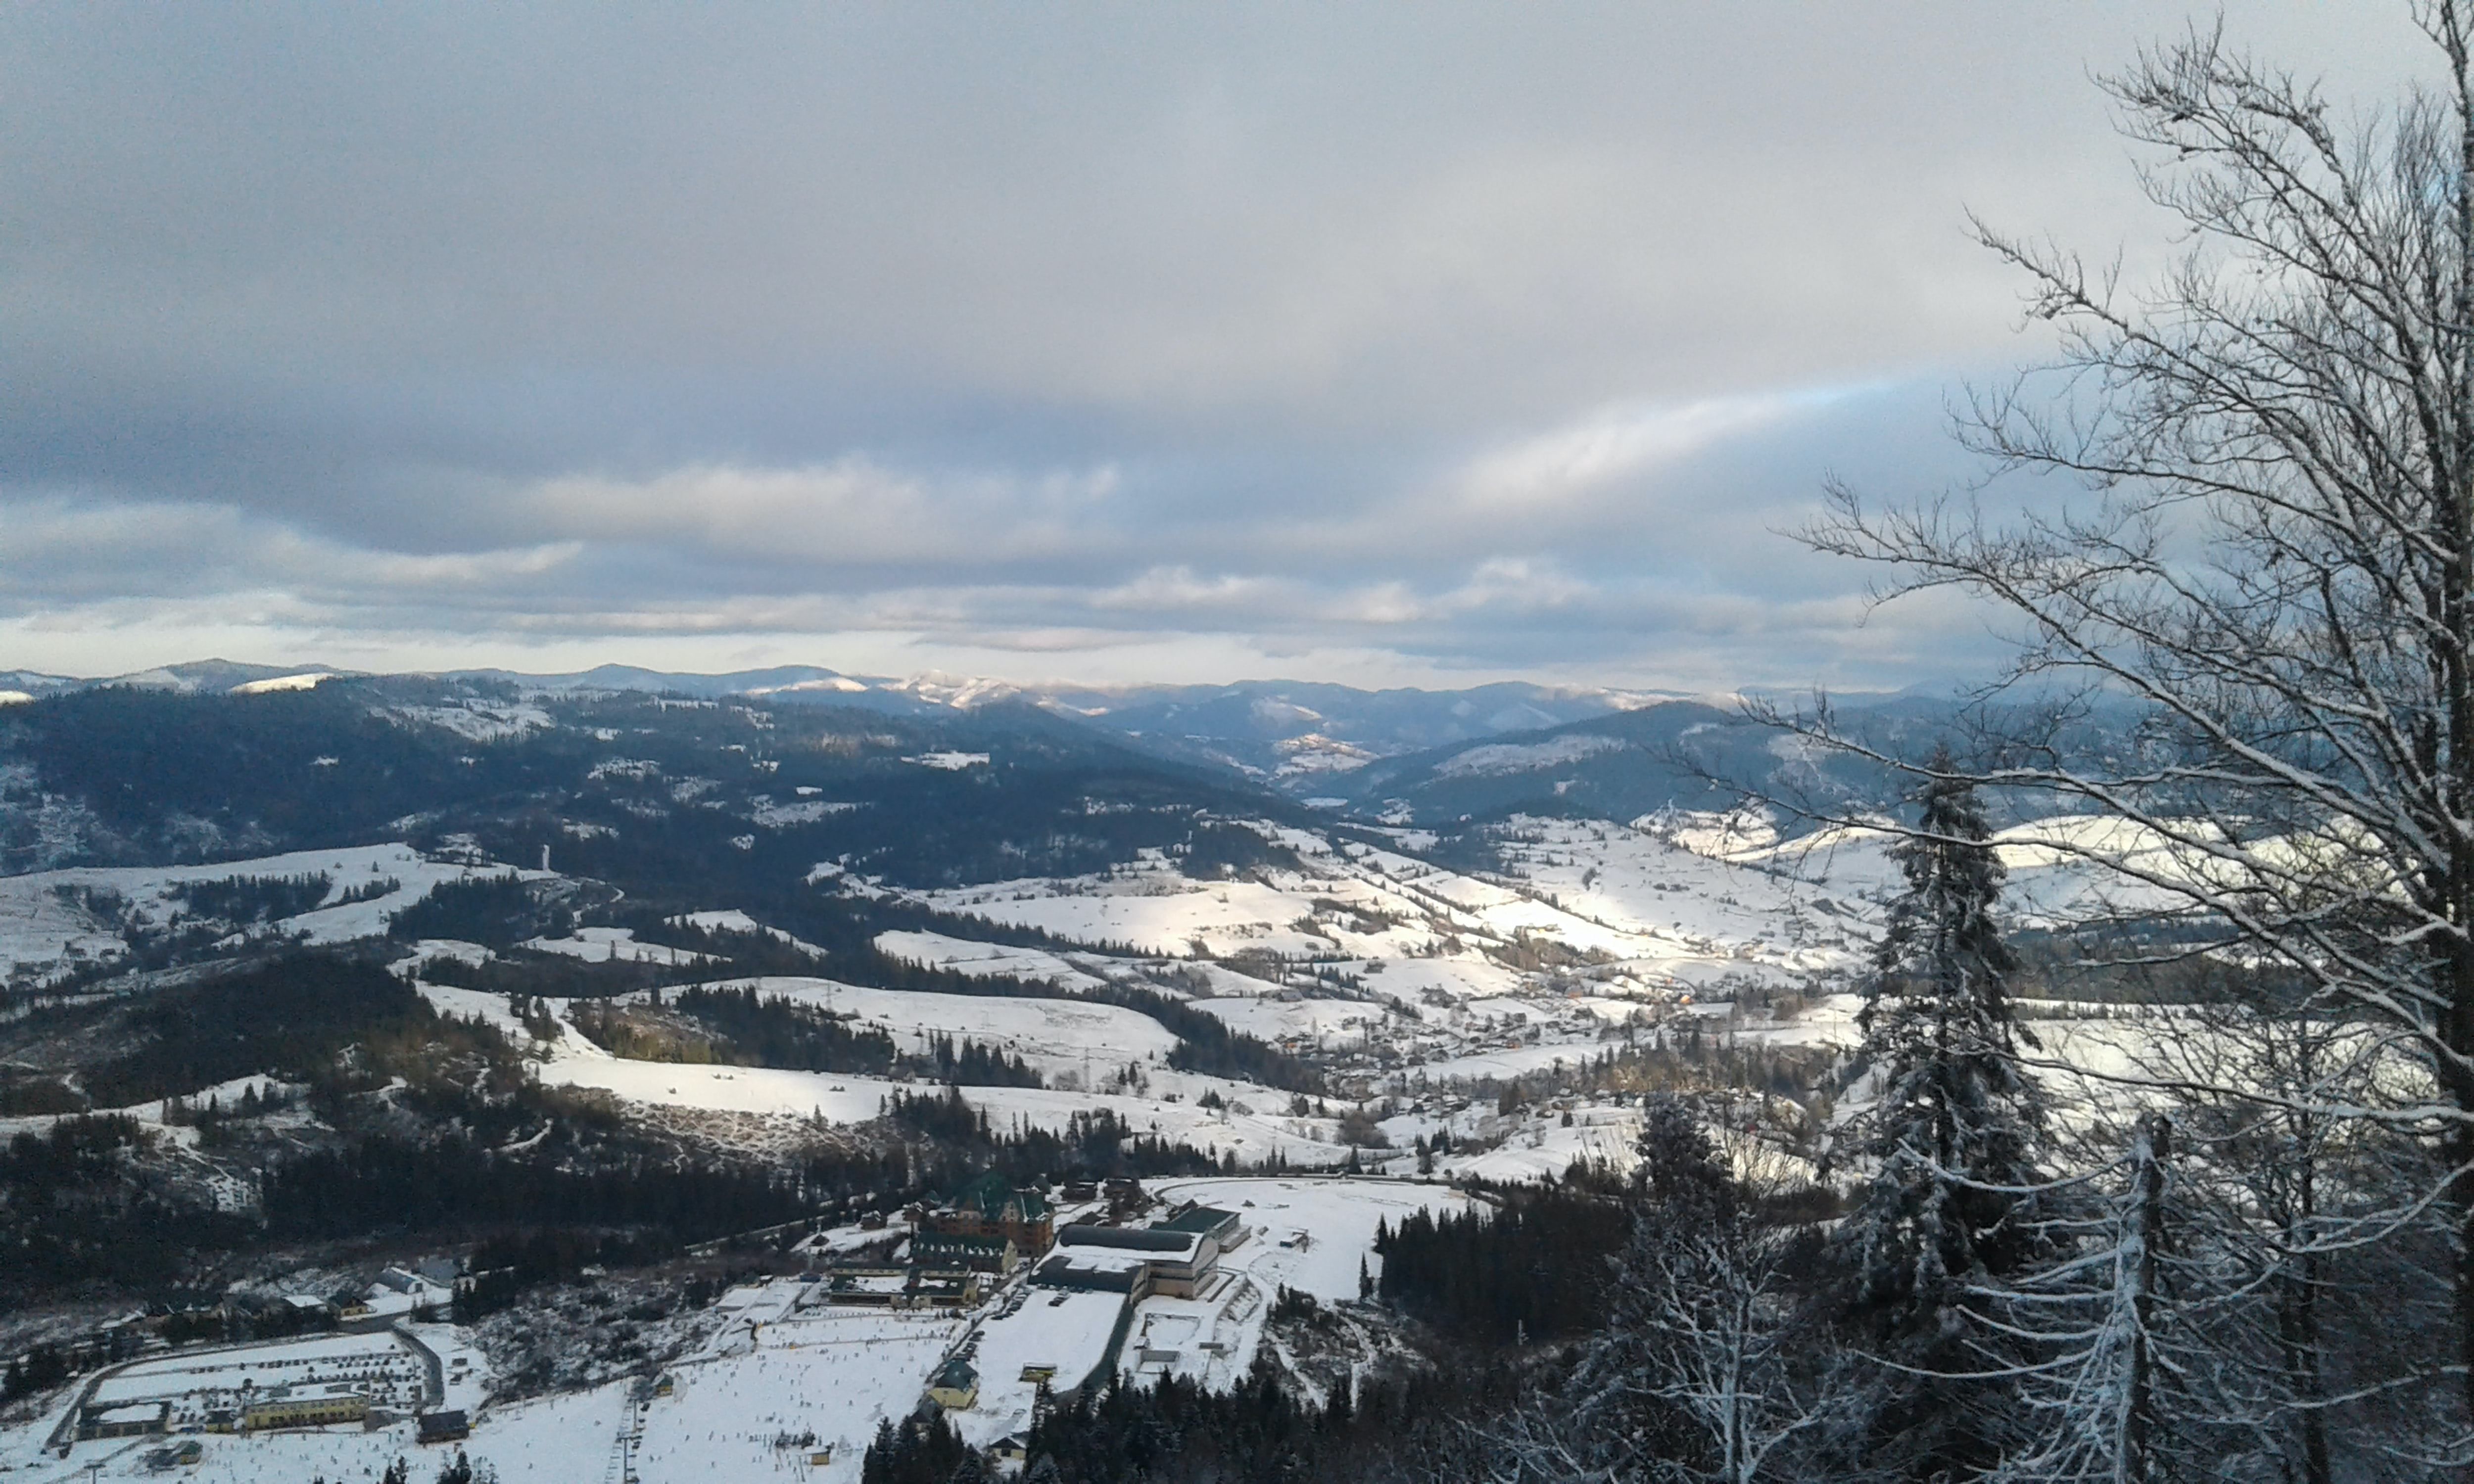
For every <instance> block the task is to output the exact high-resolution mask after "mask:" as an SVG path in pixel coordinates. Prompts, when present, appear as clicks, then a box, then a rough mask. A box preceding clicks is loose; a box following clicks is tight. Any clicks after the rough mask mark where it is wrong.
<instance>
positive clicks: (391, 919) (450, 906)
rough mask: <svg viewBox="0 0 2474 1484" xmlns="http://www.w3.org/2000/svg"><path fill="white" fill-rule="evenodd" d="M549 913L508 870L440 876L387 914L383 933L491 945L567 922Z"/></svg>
mask: <svg viewBox="0 0 2474 1484" xmlns="http://www.w3.org/2000/svg"><path fill="white" fill-rule="evenodd" d="M553 916H554V914H553V913H552V912H551V911H549V910H546V909H545V908H544V907H543V906H542V905H541V904H540V902H539V901H538V900H536V898H535V897H534V895H533V892H532V889H531V888H530V887H528V886H526V885H525V884H524V881H523V878H522V877H521V876H519V875H517V874H515V873H514V872H512V871H509V872H505V873H503V874H497V875H486V876H467V877H465V878H464V879H463V880H460V881H441V882H440V883H438V884H437V885H436V886H434V887H432V888H430V890H429V895H428V896H426V897H424V898H421V899H420V900H419V901H416V902H413V903H412V904H411V905H409V906H405V907H399V908H397V909H396V910H395V911H394V912H392V913H390V914H389V915H388V917H387V932H388V934H389V936H391V937H394V938H398V939H402V940H407V941H411V940H418V939H423V938H454V939H459V940H461V941H463V942H465V943H484V944H489V945H493V946H497V945H505V944H511V943H521V942H522V941H523V940H525V939H527V938H534V937H538V936H540V935H542V934H543V933H544V932H556V931H559V930H564V929H565V928H568V927H571V925H572V924H571V922H556V921H553V920H552V919H553Z"/></svg>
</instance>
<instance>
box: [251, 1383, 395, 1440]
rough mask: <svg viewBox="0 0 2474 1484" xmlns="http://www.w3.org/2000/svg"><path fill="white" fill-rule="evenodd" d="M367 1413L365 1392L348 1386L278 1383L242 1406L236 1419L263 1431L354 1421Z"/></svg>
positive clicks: (368, 1404)
mask: <svg viewBox="0 0 2474 1484" xmlns="http://www.w3.org/2000/svg"><path fill="white" fill-rule="evenodd" d="M369 1415H370V1399H369V1398H368V1396H366V1395H365V1394H363V1393H361V1392H357V1391H354V1390H352V1388H350V1387H348V1386H322V1387H314V1388H312V1387H299V1388H295V1387H279V1388H277V1389H276V1390H274V1391H271V1392H269V1393H267V1394H266V1395H265V1396H263V1397H259V1398H257V1399H256V1400H254V1401H251V1402H249V1403H248V1404H247V1405H245V1406H243V1407H242V1408H241V1413H240V1422H241V1425H242V1426H243V1427H246V1428H247V1429H249V1430H250V1431H252V1432H266V1431H270V1430H272V1429H274V1428H278V1427H325V1426H327V1425H329V1424H334V1423H357V1422H359V1421H361V1420H362V1419H363V1418H366V1417H368V1416H369Z"/></svg>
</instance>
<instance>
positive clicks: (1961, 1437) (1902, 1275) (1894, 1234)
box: [1838, 748, 2044, 1472]
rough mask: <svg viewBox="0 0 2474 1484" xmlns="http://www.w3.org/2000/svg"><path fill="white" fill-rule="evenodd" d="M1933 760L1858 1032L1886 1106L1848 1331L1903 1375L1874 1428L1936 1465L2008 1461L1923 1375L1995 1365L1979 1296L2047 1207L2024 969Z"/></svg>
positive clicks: (2020, 1257)
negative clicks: (2042, 1195) (2015, 1000)
mask: <svg viewBox="0 0 2474 1484" xmlns="http://www.w3.org/2000/svg"><path fill="white" fill-rule="evenodd" d="M1955 773H1956V769H1955V766H1954V764H1953V762H1952V760H1951V756H1950V754H1949V751H1948V750H1947V749H1946V748H1945V749H1937V750H1936V751H1935V753H1934V754H1933V757H1932V760H1931V761H1930V762H1929V763H1928V765H1927V778H1926V781H1925V782H1924V784H1923V785H1922V786H1921V787H1919V788H1918V789H1917V791H1916V793H1915V795H1914V796H1913V797H1914V799H1915V802H1917V803H1918V805H1919V806H1920V814H1919V817H1918V819H1917V822H1916V825H1915V826H1914V828H1913V829H1912V830H1911V831H1910V832H1908V833H1907V834H1906V835H1905V836H1904V838H1903V839H1902V840H1901V841H1900V842H1899V844H1898V845H1897V846H1896V847H1895V848H1894V850H1893V851H1892V853H1893V855H1894V856H1895V857H1896V859H1897V860H1898V862H1899V865H1900V868H1901V871H1902V873H1903V874H1904V877H1905V889H1904V891H1903V892H1902V893H1901V894H1900V896H1899V897H1898V898H1897V899H1896V900H1895V901H1893V902H1892V903H1891V906H1890V911H1889V919H1888V923H1887V927H1886V929H1885V931H1884V932H1883V934H1882V938H1881V943H1880V948H1879V950H1878V952H1877V955H1876V958H1875V963H1874V971H1873V974H1872V977H1871V980H1870V982H1869V983H1868V984H1867V986H1866V989H1865V1003H1864V1008H1863V1011H1862V1013H1861V1014H1860V1015H1859V1016H1858V1017H1857V1023H1858V1024H1859V1025H1860V1026H1861V1028H1862V1030H1863V1035H1864V1041H1863V1045H1862V1048H1861V1054H1862V1058H1863V1060H1864V1062H1865V1063H1867V1064H1869V1065H1870V1067H1871V1068H1872V1074H1873V1076H1874V1077H1875V1079H1876V1081H1877V1083H1878V1085H1879V1088H1880V1095H1879V1097H1878V1098H1877V1099H1876V1101H1875V1102H1874V1103H1873V1105H1872V1107H1871V1108H1870V1109H1868V1110H1866V1111H1865V1112H1863V1113H1860V1114H1858V1115H1857V1117H1856V1118H1855V1119H1854V1120H1852V1122H1851V1126H1850V1128H1849V1130H1848V1135H1849V1137H1847V1138H1845V1139H1844V1140H1843V1141H1842V1143H1841V1149H1842V1151H1843V1153H1841V1154H1840V1155H1839V1156H1838V1157H1839V1158H1841V1159H1845V1158H1847V1157H1848V1156H1851V1155H1852V1157H1853V1162H1854V1163H1855V1165H1856V1167H1857V1168H1859V1169H1862V1170H1864V1171H1866V1172H1867V1175H1868V1181H1867V1185H1866V1186H1865V1188H1864V1191H1863V1193H1862V1195H1861V1197H1860V1199H1859V1202H1858V1205H1857V1209H1856V1212H1855V1214H1854V1216H1853V1217H1852V1219H1850V1220H1849V1221H1848V1222H1847V1223H1846V1224H1845V1226H1844V1227H1843V1228H1842V1229H1841V1232H1840V1239H1841V1241H1842V1242H1843V1244H1844V1247H1843V1249H1842V1250H1843V1252H1844V1255H1845V1257H1846V1258H1847V1259H1848V1261H1849V1262H1850V1264H1851V1266H1852V1267H1853V1268H1854V1272H1855V1292H1856V1300H1855V1304H1854V1309H1855V1312H1854V1314H1853V1315H1852V1316H1851V1317H1852V1318H1853V1319H1854V1320H1855V1321H1856V1325H1857V1327H1858V1328H1859V1330H1860V1331H1862V1333H1863V1335H1864V1342H1865V1343H1866V1344H1867V1345H1869V1346H1871V1347H1873V1348H1874V1349H1876V1350H1877V1351H1879V1352H1881V1353H1883V1354H1884V1355H1885V1356H1886V1357H1887V1358H1889V1359H1891V1360H1892V1361H1893V1362H1895V1366H1896V1368H1897V1369H1896V1370H1894V1371H1892V1372H1890V1373H1886V1374H1887V1375H1889V1376H1907V1377H1908V1379H1906V1380H1898V1379H1888V1380H1885V1381H1884V1387H1883V1395H1882V1396H1881V1398H1880V1404H1879V1406H1878V1408H1877V1410H1876V1414H1875V1418H1874V1431H1875V1433H1876V1435H1877V1437H1878V1438H1879V1439H1880V1442H1881V1444H1882V1446H1884V1447H1885V1448H1890V1449H1891V1450H1892V1451H1893V1452H1894V1453H1896V1454H1904V1455H1905V1456H1906V1457H1907V1458H1908V1459H1909V1460H1910V1461H1912V1462H1915V1463H1919V1464H1922V1465H1924V1466H1925V1468H1926V1471H1927V1472H1930V1471H1931V1470H1932V1469H1935V1468H1951V1467H1967V1466H1972V1465H1976V1464H1980V1463H1981V1462H1983V1461H1985V1460H1986V1459H1987V1457H1988V1455H1989V1452H1990V1450H1991V1449H1992V1448H1994V1447H1995V1446H1996V1445H1995V1444H1994V1442H1993V1440H1991V1439H1990V1438H1988V1437H1986V1436H1984V1435H1983V1434H1982V1432H1981V1430H1980V1429H1979V1427H1978V1426H1977V1421H1976V1419H1977V1418H1978V1417H1980V1416H1983V1415H1985V1411H1984V1409H1981V1408H1979V1407H1977V1406H1973V1405H1969V1404H1966V1403H1963V1402H1961V1401H1960V1400H1958V1399H1957V1397H1956V1396H1955V1395H1954V1388H1957V1387H1959V1386H1961V1385H1962V1384H1963V1383H1959V1382H1955V1381H1953V1382H1943V1381H1938V1380H1933V1379H1929V1378H1925V1377H1920V1376H1916V1375H1915V1373H1933V1372H1944V1373H1951V1374H1953V1375H1955V1374H1958V1373H1968V1372H1978V1371H1981V1370H1983V1369H1984V1368H1985V1355H1984V1352H1983V1350H1982V1347H1981V1345H1980V1343H1977V1341H1979V1340H1980V1338H1981V1331H1982V1329H1983V1328H1984V1327H1983V1325H1982V1324H1981V1323H1980V1315H1977V1314H1976V1313H1974V1312H1973V1311H1974V1310H1977V1309H1980V1307H1981V1301H1980V1300H1979V1299H1977V1298H1976V1297H1974V1296H1973V1295H1974V1294H1975V1293H1980V1292H1981V1291H1982V1290H1983V1289H1984V1288H1985V1287H1986V1285H1988V1284H1990V1283H1993V1282H1995V1281H1999V1280H2000V1279H2001V1278H2003V1277H2005V1276H2007V1275H2009V1274H2013V1273H2016V1272H2018V1271H2020V1270H2021V1269H2023V1268H2024V1267H2025V1266H2026V1265H2028V1264H2029V1263H2030V1262H2031V1261H2032V1260H2033V1259H2034V1258H2035V1257H2036V1256H2037V1255H2038V1251H2039V1249H2038V1235H2037V1233H2038V1228H2037V1225H2036V1223H2035V1221H2034V1215H2035V1211H2034V1204H2035V1203H2034V1198H2033V1197H2032V1196H2030V1195H2026V1194H2023V1193H2022V1192H2024V1191H2025V1190H2027V1189H2028V1188H2030V1187H2032V1186H2034V1185H2036V1184H2037V1183H2038V1181H2039V1179H2040V1176H2039V1174H2038V1172H2037V1168H2036V1155H2037V1151H2038V1148H2039V1146H2040V1145H2041V1143H2042V1135H2043V1126H2044V1110H2043V1102H2042V1098H2041V1096H2040V1094H2039V1092H2038V1089H2037V1088H2036V1087H2035V1085H2034V1084H2033V1083H2032V1082H2030V1081H2029V1080H2028V1079H2027V1078H2026V1076H2025V1074H2024V1072H2023V1071H2022V1070H2021V1068H2020V1066H2019V1065H2018V1061H2017V1054H2016V1053H2017V1044H2018V1042H2019V1041H2021V1040H2022V1039H2026V1040H2028V1041H2030V1043H2031V1044H2032V1038H2029V1037H2026V1036H2025V1032H2024V1031H2023V1030H2022V1029H2021V1028H2020V1027H2019V1026H2018V1025H2017V1023H2016V1021H2015V1020H2014V1018H2013V1017H2012V1013H2011V1009H2010V1004H2009V1000H2008V980H2009V977H2010V975H2011V974H2012V972H2013V971H2014V970H2015V968H2016V960H2015V959H2014V958H2013V956H2012V955H2011V953H2010V950H2009V948H2008V946H2007V945H2005V944H2004V943H2003V942H2002V940H2001V929H2000V927H1999V925H1998V923H1997V922H1996V920H1995V917H1994V905H1995V902H1996V900H1997V899H1998V898H2000V896H2001V883H2002V878H2003V874H2004V873H2003V871H2002V867H2001V860H2000V858H1999V857H1998V856H1997V855H1996V854H1995V853H1994V849H1993V847H1992V845H1991V844H1990V835H1991V831H1990V830H1989V829H1988V828H1987V826H1986V824H1985V819H1984V813H1983V810H1982V808H1981V807H1980V806H1979V804H1978V802H1977V798H1976V793H1975V789H1974V787H1973V786H1972V785H1971V784H1970V783H1968V782H1967V781H1966V780H1964V779H1963V778H1958V777H1956V776H1955Z"/></svg>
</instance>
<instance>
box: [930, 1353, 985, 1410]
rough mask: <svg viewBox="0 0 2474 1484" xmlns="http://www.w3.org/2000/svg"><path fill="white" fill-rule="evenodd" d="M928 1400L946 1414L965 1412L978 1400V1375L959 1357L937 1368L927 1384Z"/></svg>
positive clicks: (977, 1402) (975, 1404) (968, 1363)
mask: <svg viewBox="0 0 2474 1484" xmlns="http://www.w3.org/2000/svg"><path fill="white" fill-rule="evenodd" d="M928 1400H931V1401H934V1402H935V1403H936V1404H937V1405H938V1406H940V1407H943V1408H944V1409H945V1410H946V1411H948V1412H967V1411H969V1410H970V1409H971V1408H972V1407H974V1406H977V1405H978V1404H979V1400H980V1373H979V1372H977V1371H974V1370H972V1369H971V1363H970V1362H969V1361H967V1360H964V1359H963V1358H961V1357H960V1356H959V1355H957V1356H955V1357H954V1358H953V1359H951V1360H948V1361H946V1362H945V1363H944V1365H942V1366H940V1367H938V1368H937V1371H936V1376H935V1379H934V1380H932V1381H930V1382H929V1383H928Z"/></svg>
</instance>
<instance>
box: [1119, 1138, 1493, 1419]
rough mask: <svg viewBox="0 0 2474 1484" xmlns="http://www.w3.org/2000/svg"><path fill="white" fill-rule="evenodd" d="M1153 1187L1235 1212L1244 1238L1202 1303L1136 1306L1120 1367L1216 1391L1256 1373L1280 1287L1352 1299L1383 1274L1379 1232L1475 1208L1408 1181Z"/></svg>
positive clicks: (1158, 1299)
mask: <svg viewBox="0 0 2474 1484" xmlns="http://www.w3.org/2000/svg"><path fill="white" fill-rule="evenodd" d="M1149 1188H1151V1189H1152V1190H1153V1191H1154V1192H1155V1193H1156V1194H1157V1195H1158V1196H1159V1197H1160V1198H1161V1199H1162V1200H1166V1201H1198V1202H1201V1204H1202V1205H1205V1206H1210V1207H1216V1208H1219V1209H1223V1210H1230V1211H1234V1212H1236V1213H1237V1216H1238V1219H1239V1221H1241V1222H1242V1223H1243V1224H1244V1226H1245V1228H1246V1236H1245V1239H1244V1240H1243V1241H1241V1242H1239V1243H1238V1244H1237V1245H1236V1246H1235V1247H1233V1248H1231V1249H1228V1250H1227V1251H1225V1252H1224V1253H1223V1254H1222V1255H1221V1258H1220V1272H1219V1275H1218V1277H1217V1278H1216V1279H1215V1281H1212V1282H1211V1283H1210V1284H1208V1285H1206V1286H1205V1287H1204V1288H1203V1289H1202V1290H1201V1292H1200V1293H1198V1294H1196V1296H1195V1297H1193V1298H1191V1299H1180V1298H1171V1297H1167V1296H1165V1295H1157V1294H1155V1295H1153V1296H1152V1297H1150V1298H1147V1299H1145V1300H1143V1301H1142V1303H1141V1304H1139V1305H1137V1307H1136V1308H1135V1311H1134V1324H1133V1328H1132V1330H1131V1332H1130V1333H1129V1335H1128V1339H1127V1341H1126V1348H1125V1352H1124V1353H1123V1354H1122V1355H1120V1356H1119V1358H1118V1367H1119V1370H1120V1371H1121V1372H1122V1373H1123V1374H1124V1375H1126V1376H1128V1377H1131V1378H1136V1379H1146V1378H1149V1377H1151V1376H1159V1375H1164V1374H1172V1373H1173V1374H1176V1375H1183V1376H1195V1377H1197V1378H1199V1379H1201V1380H1202V1381H1203V1382H1204V1383H1205V1384H1208V1385H1211V1386H1214V1387H1219V1388H1225V1387H1229V1386H1233V1385H1235V1384H1236V1383H1237V1382H1238V1381H1239V1380H1240V1379H1242V1378H1243V1377H1244V1376H1245V1375H1246V1373H1247V1372H1248V1371H1249V1369H1250V1368H1251V1367H1252V1366H1253V1363H1254V1355H1255V1352H1257V1351H1258V1350H1259V1349H1260V1348H1261V1346H1262V1340H1263V1326H1264V1324H1265V1322H1266V1321H1268V1320H1269V1319H1270V1317H1271V1305H1272V1303H1273V1300H1274V1299H1276V1298H1277V1297H1278V1296H1279V1291H1280V1290H1281V1289H1282V1288H1293V1289H1296V1290H1298V1292H1300V1293H1310V1294H1313V1295H1314V1296H1315V1297H1316V1298H1318V1299H1321V1300H1323V1301H1325V1302H1338V1301H1341V1300H1345V1299H1355V1298H1356V1297H1358V1280H1359V1276H1360V1274H1361V1273H1363V1274H1365V1275H1366V1276H1368V1277H1380V1276H1381V1274H1382V1271H1383V1259H1382V1258H1381V1257H1379V1256H1377V1255H1376V1254H1375V1252H1374V1234H1375V1229H1376V1227H1377V1226H1378V1225H1380V1224H1382V1223H1384V1222H1387V1221H1388V1222H1394V1223H1396V1222H1398V1221H1399V1220H1400V1219H1401V1218H1402V1217H1404V1216H1407V1215H1408V1214H1410V1213H1411V1212H1413V1211H1417V1210H1436V1211H1443V1210H1461V1209H1467V1207H1468V1206H1469V1204H1470V1201H1469V1197H1467V1196H1466V1195H1463V1194H1462V1193H1461V1192H1459V1191H1457V1190H1454V1189H1452V1188H1450V1187H1449V1186H1446V1185H1423V1184H1416V1183H1412V1182H1407V1181H1380V1180H1354V1179H1300V1178H1280V1179H1214V1180H1179V1181H1162V1182H1157V1183H1155V1184H1153V1185H1151V1186H1150V1187H1149Z"/></svg>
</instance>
